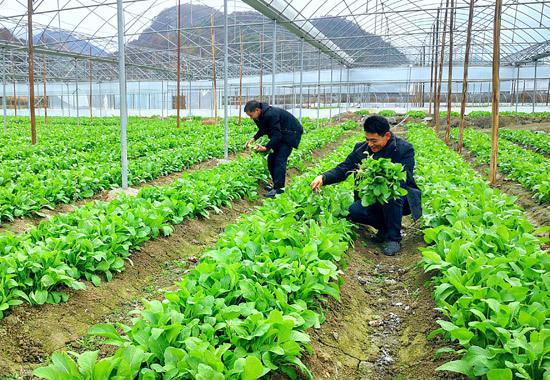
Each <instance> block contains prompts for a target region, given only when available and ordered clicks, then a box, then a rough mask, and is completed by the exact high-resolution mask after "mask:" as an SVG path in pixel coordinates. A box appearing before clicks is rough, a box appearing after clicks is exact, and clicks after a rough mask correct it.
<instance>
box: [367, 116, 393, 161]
mask: <svg viewBox="0 0 550 380" xmlns="http://www.w3.org/2000/svg"><path fill="white" fill-rule="evenodd" d="M363 129H364V130H365V140H366V141H367V144H368V146H369V148H370V150H372V151H373V152H374V153H376V152H380V151H381V150H382V149H384V147H385V146H386V144H387V143H388V141H390V138H391V133H390V123H388V121H387V120H386V118H385V117H383V116H378V115H373V116H369V117H367V118H366V119H365V122H364V123H363Z"/></svg>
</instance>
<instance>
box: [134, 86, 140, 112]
mask: <svg viewBox="0 0 550 380" xmlns="http://www.w3.org/2000/svg"><path fill="white" fill-rule="evenodd" d="M137 85H138V88H137V96H136V99H137V102H136V103H137V108H138V116H139V117H141V81H140V80H138V81H137ZM134 115H135V114H134Z"/></svg>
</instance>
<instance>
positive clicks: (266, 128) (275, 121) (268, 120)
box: [244, 100, 304, 198]
mask: <svg viewBox="0 0 550 380" xmlns="http://www.w3.org/2000/svg"><path fill="white" fill-rule="evenodd" d="M244 112H245V113H246V114H247V115H248V116H249V117H250V118H251V119H252V120H254V123H256V125H257V126H258V132H257V133H256V134H255V135H254V137H253V138H252V139H250V140H248V141H247V143H246V145H245V148H248V146H249V145H250V144H252V143H254V141H256V140H257V139H259V138H260V137H261V136H264V135H267V136H268V137H269V142H268V143H267V144H266V145H265V146H262V145H258V146H257V147H256V151H257V152H266V151H268V150H270V149H271V150H272V151H271V153H269V155H268V156H267V167H268V169H269V173H270V174H271V178H272V180H273V186H269V187H268V192H267V194H266V197H269V198H273V197H275V195H277V194H281V193H283V192H284V191H285V177H286V164H287V161H288V156H290V152H292V148H298V145H299V144H300V139H301V138H302V133H304V129H303V128H302V125H301V124H300V122H299V121H298V120H297V119H296V118H295V117H294V116H293V115H292V114H291V113H290V112H288V111H285V110H284V109H281V108H277V107H272V106H270V105H269V104H267V103H260V102H258V101H256V100H250V101H248V102H247V103H246V104H245V106H244Z"/></svg>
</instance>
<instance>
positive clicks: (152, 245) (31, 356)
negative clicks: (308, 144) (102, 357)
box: [0, 132, 353, 379]
mask: <svg viewBox="0 0 550 380" xmlns="http://www.w3.org/2000/svg"><path fill="white" fill-rule="evenodd" d="M350 133H353V132H345V133H344V134H343V135H342V136H341V137H340V138H339V139H338V140H337V141H336V142H333V143H330V144H328V145H327V146H326V147H324V148H322V149H319V150H317V151H314V152H313V156H314V157H315V158H319V157H322V156H323V155H326V154H327V153H329V152H331V151H332V150H334V148H335V147H337V146H338V145H340V144H341V142H342V141H343V140H344V139H345V138H346V137H348V136H349V134H350ZM310 164H311V163H310ZM297 174H298V173H297V171H296V170H289V172H288V175H289V177H290V178H291V177H292V176H294V175H297ZM290 178H289V181H290ZM258 191H259V192H260V193H262V192H263V190H262V189H259V190H258ZM261 201H262V199H261V198H260V199H258V200H256V201H247V200H240V201H236V202H234V203H233V206H232V207H231V208H225V209H223V212H222V213H221V214H211V216H210V217H209V218H208V219H191V220H187V221H185V222H184V223H183V224H181V225H177V226H174V227H175V230H174V233H173V234H172V235H171V236H169V237H166V238H161V239H158V240H153V241H148V242H146V243H145V244H144V245H143V246H142V247H141V249H140V250H139V251H138V252H134V253H133V254H132V256H131V260H132V262H133V265H131V264H130V263H127V264H126V270H125V271H123V272H121V273H119V274H117V275H115V276H114V277H113V280H112V281H111V282H103V283H101V285H100V286H98V287H94V286H93V285H91V284H87V289H85V290H82V291H69V301H68V302H67V303H64V304H59V305H43V306H38V307H37V306H35V307H31V306H28V305H22V306H18V307H16V308H14V309H13V311H12V312H11V313H10V314H9V315H8V316H7V317H6V318H4V319H3V320H0V379H3V378H4V377H5V376H8V375H12V376H13V375H15V374H16V378H29V376H30V373H31V372H32V370H33V369H34V368H36V367H38V366H39V365H41V364H42V363H44V362H45V361H46V360H47V358H48V357H49V355H50V354H51V353H52V352H54V351H56V350H59V349H63V348H66V349H70V350H74V351H80V350H88V349H96V348H101V349H105V347H102V346H100V345H97V343H96V342H95V341H94V340H93V339H90V338H88V337H86V332H87V330H88V328H89V327H90V326H92V325H94V324H96V323H101V322H116V321H125V322H129V318H130V317H129V316H128V312H129V311H131V310H135V309H136V308H138V307H140V304H141V303H140V301H141V300H142V299H144V298H145V299H152V298H159V299H160V298H162V296H163V294H164V291H165V290H166V289H168V288H171V287H173V286H175V284H176V283H177V282H178V281H179V280H180V279H181V277H182V275H184V273H185V272H186V270H188V269H189V267H190V265H193V262H194V261H196V260H195V258H196V257H198V256H200V254H201V253H202V252H203V251H204V250H205V249H206V248H207V247H209V246H212V245H213V244H214V243H215V242H216V241H217V239H218V236H219V234H220V233H221V232H222V231H223V229H224V228H225V227H226V226H227V225H229V224H231V223H234V222H235V221H236V219H237V218H238V216H239V215H241V214H243V213H249V212H250V211H252V210H253V208H254V207H255V206H256V205H258V204H260V203H261ZM193 256H194V257H193ZM190 258H191V260H189V259H190Z"/></svg>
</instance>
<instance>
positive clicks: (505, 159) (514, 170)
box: [451, 128, 550, 202]
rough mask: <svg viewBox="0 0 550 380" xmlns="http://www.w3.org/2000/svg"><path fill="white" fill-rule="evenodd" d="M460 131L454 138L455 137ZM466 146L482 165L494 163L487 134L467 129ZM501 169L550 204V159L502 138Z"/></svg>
mask: <svg viewBox="0 0 550 380" xmlns="http://www.w3.org/2000/svg"><path fill="white" fill-rule="evenodd" d="M457 134H458V131H457V130H456V129H454V130H453V131H452V133H451V135H452V136H453V137H454V138H456V136H457ZM464 146H465V147H466V148H467V149H468V150H469V151H470V152H472V153H473V154H474V155H475V156H476V159H477V160H479V161H480V162H483V163H489V162H490V160H491V137H490V136H489V135H487V134H486V133H483V132H480V131H477V130H474V129H471V128H467V129H465V130H464ZM498 168H499V170H500V171H502V172H503V173H505V174H506V175H508V176H509V177H510V178H512V179H514V180H516V181H518V182H519V183H521V184H522V185H523V186H524V187H525V188H526V189H528V190H530V191H532V192H533V194H534V197H535V198H536V199H537V200H539V201H540V202H548V201H550V160H549V159H548V158H546V157H545V156H543V155H541V154H538V153H535V152H533V151H531V150H529V149H523V148H521V147H520V146H518V145H516V144H514V143H512V142H510V141H507V140H504V139H500V141H499V144H498Z"/></svg>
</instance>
